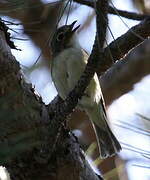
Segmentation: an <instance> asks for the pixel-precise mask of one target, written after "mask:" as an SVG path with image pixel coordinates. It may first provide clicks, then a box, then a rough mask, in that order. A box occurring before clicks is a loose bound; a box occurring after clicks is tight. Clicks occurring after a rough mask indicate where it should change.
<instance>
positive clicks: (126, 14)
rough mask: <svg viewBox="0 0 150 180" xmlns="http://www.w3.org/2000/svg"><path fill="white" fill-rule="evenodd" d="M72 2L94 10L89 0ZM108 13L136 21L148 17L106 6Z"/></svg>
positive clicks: (147, 16) (92, 3)
mask: <svg viewBox="0 0 150 180" xmlns="http://www.w3.org/2000/svg"><path fill="white" fill-rule="evenodd" d="M74 2H77V3H79V4H83V5H86V6H89V7H92V8H94V2H93V1H91V0H74ZM108 13H110V14H114V15H117V16H122V17H125V18H128V19H132V20H137V21H141V20H144V19H145V18H149V17H150V16H149V15H147V14H137V13H133V12H128V11H123V10H119V9H117V8H114V7H111V6H108Z"/></svg>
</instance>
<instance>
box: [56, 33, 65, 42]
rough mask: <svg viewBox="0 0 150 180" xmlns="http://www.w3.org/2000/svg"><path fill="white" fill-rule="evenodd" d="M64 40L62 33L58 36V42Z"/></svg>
mask: <svg viewBox="0 0 150 180" xmlns="http://www.w3.org/2000/svg"><path fill="white" fill-rule="evenodd" d="M63 39H64V33H63V32H61V33H59V34H58V35H57V41H61V40H63Z"/></svg>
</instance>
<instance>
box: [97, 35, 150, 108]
mask: <svg viewBox="0 0 150 180" xmlns="http://www.w3.org/2000/svg"><path fill="white" fill-rule="evenodd" d="M149 49H150V39H148V40H145V41H144V42H143V43H142V44H140V45H139V46H138V47H136V48H135V49H133V50H132V51H131V52H130V53H129V54H127V55H126V56H125V57H124V58H123V59H121V60H120V61H118V62H116V63H115V64H114V65H113V66H112V67H111V68H110V69H108V71H106V73H104V74H103V75H102V76H101V77H100V81H101V85H102V90H103V92H104V97H105V102H106V104H107V105H109V104H111V103H112V102H113V101H114V100H115V99H117V98H119V97H120V96H122V95H123V94H125V93H127V92H129V91H130V90H132V89H133V86H134V84H135V83H137V82H139V81H140V80H141V79H142V78H143V77H144V76H146V75H148V74H150V51H149ZM110 92H111V93H110Z"/></svg>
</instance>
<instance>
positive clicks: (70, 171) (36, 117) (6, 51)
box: [0, 31, 100, 180]
mask: <svg viewBox="0 0 150 180" xmlns="http://www.w3.org/2000/svg"><path fill="white" fill-rule="evenodd" d="M0 78H1V81H0V165H3V166H5V167H7V168H8V171H9V172H10V177H11V179H12V180H16V179H19V180H21V179H22V180H24V179H26V180H32V179H39V180H40V179H42V180H43V179H45V180H48V179H51V180H59V179H61V180H63V179H68V180H77V179H85V180H86V179H89V180H90V179H91V180H93V179H95V180H98V179H100V178H99V177H98V176H97V175H96V174H95V173H94V172H93V170H92V169H91V168H90V166H89V165H88V163H87V161H86V160H85V157H84V155H83V153H82V151H81V149H80V146H79V144H78V141H77V139H76V138H75V137H74V136H73V135H72V134H70V132H69V131H68V130H67V128H66V126H65V125H63V126H62V128H61V133H60V134H59V136H57V135H58V134H57V133H56V130H54V129H55V125H56V123H58V122H54V121H51V117H49V115H48V111H47V108H46V107H45V105H44V104H43V103H42V102H41V100H40V98H38V97H37V96H36V95H35V94H34V89H32V88H31V85H29V84H26V83H25V82H24V81H23V79H22V77H21V74H20V68H19V64H18V63H17V61H16V60H15V57H14V56H12V54H11V51H10V48H9V46H8V45H7V43H6V41H5V36H4V33H3V32H2V31H0ZM53 133H54V134H53ZM54 140H56V143H55V141H54ZM52 147H53V148H52ZM50 152H51V153H50Z"/></svg>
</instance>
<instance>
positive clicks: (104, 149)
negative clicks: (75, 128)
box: [51, 21, 121, 159]
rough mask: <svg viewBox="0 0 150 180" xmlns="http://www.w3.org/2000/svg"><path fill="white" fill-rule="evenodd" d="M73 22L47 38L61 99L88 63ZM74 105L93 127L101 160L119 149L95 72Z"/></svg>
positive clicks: (52, 72) (52, 69)
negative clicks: (85, 115)
mask: <svg viewBox="0 0 150 180" xmlns="http://www.w3.org/2000/svg"><path fill="white" fill-rule="evenodd" d="M76 22H77V21H73V22H72V23H71V24H69V25H63V26H61V27H59V28H57V29H56V31H55V33H54V35H53V37H52V40H51V51H52V62H51V76H52V81H53V83H54V85H55V87H56V90H57V92H58V95H59V96H60V97H61V98H62V99H63V100H65V99H66V97H67V96H68V94H69V92H70V91H71V90H73V89H74V87H75V85H76V84H77V82H78V80H79V79H80V77H81V75H82V73H83V72H84V70H85V67H86V64H87V62H88V57H89V55H88V53H87V52H86V51H85V50H84V49H83V48H82V47H81V45H80V43H79V40H78V37H77V30H78V29H79V27H80V25H78V26H76V27H74V26H75V24H76ZM77 108H79V109H81V110H83V111H85V112H86V114H87V115H88V117H89V119H90V121H91V122H92V125H93V128H94V130H95V134H96V139H97V143H98V148H99V152H100V157H101V158H102V159H105V158H107V157H110V156H113V155H115V154H116V153H118V152H119V151H120V150H121V145H120V143H119V142H118V140H117V139H116V137H115V136H114V134H113V133H112V131H111V129H110V127H109V125H108V122H107V121H108V118H107V114H106V110H105V103H104V98H103V95H102V91H101V87H100V82H99V79H98V76H97V74H96V73H95V74H94V77H93V78H92V80H91V81H90V84H89V85H88V87H87V88H86V90H85V92H84V94H83V96H82V98H81V99H80V100H79V101H78V104H77Z"/></svg>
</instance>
